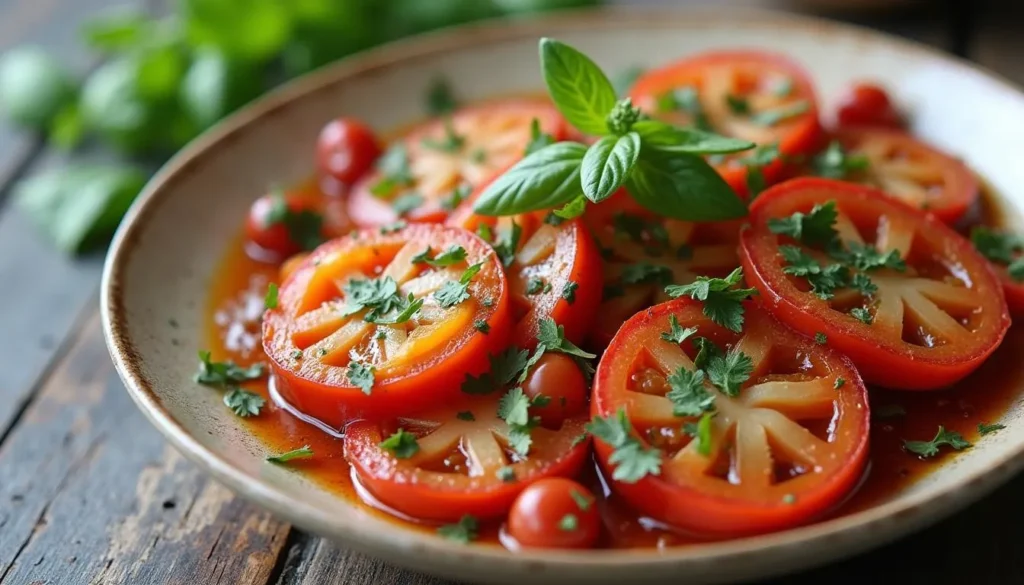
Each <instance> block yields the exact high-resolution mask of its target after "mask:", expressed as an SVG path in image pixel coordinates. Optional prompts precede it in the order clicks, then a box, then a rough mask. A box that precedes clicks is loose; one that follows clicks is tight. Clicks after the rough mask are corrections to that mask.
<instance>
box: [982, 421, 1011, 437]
mask: <svg viewBox="0 0 1024 585" xmlns="http://www.w3.org/2000/svg"><path fill="white" fill-rule="evenodd" d="M1005 428H1006V425H1001V424H999V423H995V424H991V425H987V424H985V423H978V434H980V435H981V436H985V435H990V434H992V433H994V432H996V431H1001V430H1003V429H1005Z"/></svg>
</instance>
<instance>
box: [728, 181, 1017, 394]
mask: <svg viewBox="0 0 1024 585" xmlns="http://www.w3.org/2000/svg"><path fill="white" fill-rule="evenodd" d="M816 205H818V206H821V205H834V206H835V209H836V211H837V218H836V220H835V222H834V229H835V230H836V232H837V234H838V237H837V241H838V242H840V243H841V244H842V245H843V248H844V249H845V250H847V251H848V250H850V249H853V248H856V249H859V250H861V251H862V253H861V257H862V258H867V257H868V256H871V255H874V256H877V257H882V256H883V255H892V256H893V258H891V260H893V261H894V262H890V263H887V264H886V265H885V266H884V267H881V268H874V269H871V270H868V271H863V270H861V271H859V272H860V274H861V275H862V276H865V277H867V278H868V279H870V281H871V287H868V288H867V289H865V288H858V287H856V286H852V285H851V286H850V287H841V288H837V289H836V290H835V291H834V293H831V295H821V294H816V293H815V292H812V290H811V286H810V285H809V282H810V281H809V280H808V279H807V278H806V277H805V276H796V275H793V274H787V271H786V268H787V267H788V266H791V264H792V261H790V260H787V259H786V258H784V257H783V256H782V253H783V252H786V253H789V254H793V253H796V252H799V253H802V254H804V255H807V256H809V257H811V258H813V259H815V260H814V261H815V262H822V263H823V264H821V265H819V266H827V265H828V264H831V263H834V262H835V258H836V255H835V253H834V252H828V253H826V250H824V249H823V247H822V246H820V245H811V246H808V245H807V242H796V241H795V240H794V239H793V238H792V237H790V236H789V235H780V234H779V233H773V232H772V227H771V225H772V224H775V225H776V226H778V225H779V224H778V223H777V222H780V221H782V222H785V223H788V224H789V225H790V226H792V225H793V222H794V219H795V218H794V216H793V214H794V213H803V214H810V213H812V212H813V211H814V209H815V206H816ZM819 209H820V207H819ZM797 217H799V216H797ZM818 229H820V227H819V228H818ZM776 231H778V228H777V229H776ZM740 246H741V254H740V258H741V260H742V262H743V268H744V272H745V273H746V277H747V281H748V282H749V283H750V284H751V285H753V286H754V287H756V288H757V289H758V291H759V292H760V295H761V297H762V298H763V300H764V303H765V306H766V307H768V309H769V310H770V311H771V312H772V314H773V315H775V316H776V317H777V318H778V319H779V320H780V321H782V322H783V323H785V324H787V325H789V326H790V327H792V328H794V329H796V330H797V331H800V332H801V333H803V334H805V335H808V336H813V335H815V334H817V333H822V334H824V335H825V336H826V337H827V338H828V343H829V345H830V346H831V347H834V348H835V349H837V350H838V351H840V352H842V353H844V354H845V355H847V356H849V357H850V359H852V360H853V362H854V363H855V364H857V368H858V369H859V370H860V372H861V375H863V376H864V379H865V380H867V381H868V382H871V383H874V384H878V385H881V386H885V387H889V388H899V389H906V390H929V389H934V388H940V387H944V386H947V385H949V384H952V383H954V382H956V381H957V380H960V379H961V378H963V377H964V376H966V375H967V374H969V373H970V372H972V371H974V369H976V368H977V367H978V366H979V365H981V363H982V362H983V361H984V360H985V358H987V357H988V356H989V354H991V353H992V352H993V351H994V350H995V348H996V347H997V346H998V345H999V343H1000V342H1001V341H1002V339H1003V336H1004V334H1005V333H1006V330H1007V328H1008V327H1009V325H1010V319H1009V315H1008V314H1007V308H1006V301H1005V300H1004V298H1003V293H1002V288H1001V287H1000V285H999V281H998V280H997V279H996V277H995V275H994V274H993V272H992V269H991V268H990V267H989V266H988V263H987V262H986V261H985V259H984V258H982V257H981V256H980V255H979V254H978V253H977V252H976V251H975V250H974V248H973V247H972V246H971V244H970V242H968V241H967V240H965V239H964V238H963V237H962V236H960V235H959V234H957V233H956V232H954V231H953V230H952V229H950V228H949V227H947V226H946V225H945V224H943V223H942V222H941V221H939V220H938V219H936V218H934V217H931V216H927V215H923V214H921V213H920V212H918V211H917V210H915V209H912V208H911V207H908V206H907V205H905V204H904V203H901V202H899V201H897V200H895V199H893V198H891V197H888V196H886V195H885V194H884V193H882V192H881V191H876V190H874V189H871V188H869V187H862V186H860V185H854V184H852V183H845V182H840V181H832V180H827V179H811V178H801V179H794V180H792V181H788V182H786V183H782V184H780V185H777V186H776V187H773V188H772V189H769V190H768V191H766V192H764V193H763V194H762V195H761V196H760V197H758V198H757V200H756V201H754V203H753V205H751V209H750V226H749V228H747V229H744V231H743V232H741V234H740ZM783 246H790V248H788V249H784V248H783ZM876 259H877V258H876ZM846 264H847V265H848V266H849V265H850V263H849V262H847V263H846ZM904 264H905V266H901V265H904ZM805 269H806V267H805ZM789 271H790V272H792V271H793V269H792V268H790V269H789ZM857 272H858V270H853V269H851V273H850V274H851V278H852V276H853V275H854V274H856V273H857ZM869 289H873V290H869ZM822 296H825V297H826V298H822Z"/></svg>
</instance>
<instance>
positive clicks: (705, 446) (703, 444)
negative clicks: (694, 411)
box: [683, 412, 715, 457]
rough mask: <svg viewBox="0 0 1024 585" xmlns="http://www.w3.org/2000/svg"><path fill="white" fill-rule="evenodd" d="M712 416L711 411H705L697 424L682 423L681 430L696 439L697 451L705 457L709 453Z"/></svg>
mask: <svg viewBox="0 0 1024 585" xmlns="http://www.w3.org/2000/svg"><path fill="white" fill-rule="evenodd" d="M714 416H715V415H714V413H712V412H705V413H704V414H702V415H701V417H700V420H698V421H697V424H694V423H686V424H684V425H683V432H685V433H686V434H688V435H690V436H691V437H693V440H695V441H697V452H698V453H700V454H701V455H703V456H705V457H707V456H708V455H711V419H712V418H714Z"/></svg>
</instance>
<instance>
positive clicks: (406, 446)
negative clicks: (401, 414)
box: [380, 428, 420, 459]
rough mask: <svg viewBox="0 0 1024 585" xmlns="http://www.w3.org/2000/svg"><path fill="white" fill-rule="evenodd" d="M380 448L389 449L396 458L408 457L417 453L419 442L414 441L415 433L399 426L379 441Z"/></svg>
mask: <svg viewBox="0 0 1024 585" xmlns="http://www.w3.org/2000/svg"><path fill="white" fill-rule="evenodd" d="M380 448H381V449H384V450H385V451H390V452H391V454H392V455H394V456H395V457H397V458H398V459H408V458H410V457H412V456H413V455H415V454H416V453H419V450H420V444H419V443H417V442H416V435H414V434H412V433H410V432H407V431H406V430H405V429H402V428H399V429H398V430H397V431H395V433H394V434H392V435H391V436H390V437H388V438H386V439H384V440H383V441H381V442H380Z"/></svg>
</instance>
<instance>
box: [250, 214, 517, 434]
mask: <svg viewBox="0 0 1024 585" xmlns="http://www.w3.org/2000/svg"><path fill="white" fill-rule="evenodd" d="M437 246H443V247H446V248H447V247H451V246H459V247H462V249H463V250H465V252H466V258H465V260H462V261H459V262H457V263H454V264H451V265H448V266H443V267H438V268H435V267H432V266H431V265H429V264H426V263H414V261H413V259H414V258H415V257H416V256H417V255H419V254H421V253H423V252H424V251H425V250H426V249H427V248H428V247H432V249H435V250H436V249H437V248H436V247H437ZM478 263H479V264H480V270H479V272H477V273H476V275H475V276H473V277H472V279H471V280H470V281H469V282H468V285H467V287H466V290H465V293H466V295H468V296H465V298H462V299H460V302H457V303H448V302H442V301H441V300H440V299H439V298H438V297H439V294H438V293H439V291H440V290H441V289H442V288H445V287H450V286H451V285H452V284H454V283H456V282H458V281H460V279H461V278H462V277H463V275H464V274H465V273H466V269H467V267H468V266H470V265H474V264H478ZM357 285H358V286H357ZM389 293H390V294H389ZM409 295H412V298H413V299H415V300H416V301H417V302H418V301H421V300H422V306H421V307H420V308H419V309H418V310H417V311H415V313H413V314H412V316H411V318H409V319H408V320H406V321H403V322H398V323H389V322H388V321H399V319H397V318H396V317H398V316H400V314H401V310H402V309H403V308H404V307H406V306H408V305H410V304H411V302H410V301H409ZM459 296H460V295H456V299H458V298H459ZM450 297H451V295H448V296H445V297H444V298H448V299H450ZM371 301H372V302H375V303H376V304H373V305H370V304H368V303H369V302H371ZM375 310H376V311H377V313H378V315H379V316H380V317H381V318H379V319H375V318H374V316H373V314H372V312H373V311H375ZM510 317H511V315H510V310H509V300H508V288H507V285H506V283H505V277H504V272H503V271H502V268H501V265H500V263H499V261H498V259H497V258H496V256H495V254H494V252H493V251H492V250H491V248H490V246H488V245H487V244H486V243H485V242H483V241H482V240H480V239H479V238H477V237H476V236H474V235H473V234H471V233H469V232H467V231H465V230H460V229H457V228H449V227H443V226H438V225H413V226H409V227H406V228H404V229H402V230H400V231H397V232H393V233H389V234H381V233H379V232H378V231H376V230H373V231H362V232H358V233H357V234H355V235H353V236H347V237H344V238H340V239H337V240H334V241H331V242H329V243H327V244H325V245H323V246H321V247H320V248H317V249H316V250H315V251H314V252H313V253H312V254H311V255H310V256H309V257H308V258H306V259H305V260H304V261H303V262H302V264H301V265H300V266H299V267H298V268H297V269H295V271H294V272H293V273H292V274H291V275H290V276H289V277H288V279H287V280H285V282H284V283H283V284H282V285H281V288H280V293H279V302H278V306H277V307H276V308H274V309H270V310H268V311H267V312H266V314H265V315H264V319H263V347H264V350H265V351H266V354H267V356H268V357H269V358H270V361H271V368H272V369H273V372H274V376H275V384H276V387H277V390H278V391H279V393H280V394H281V396H282V398H284V400H286V401H287V402H289V403H290V404H292V405H293V406H294V407H296V408H297V409H298V410H300V411H301V412H304V413H306V414H309V415H311V416H313V417H316V418H318V419H320V420H321V421H323V422H325V423H327V424H329V425H331V426H332V427H335V428H341V427H342V426H343V425H344V423H346V422H347V421H350V420H352V419H355V418H359V417H375V416H395V415H398V414H400V413H403V412H410V411H413V410H416V409H417V408H422V407H424V406H427V405H430V404H433V403H436V402H438V401H444V400H446V399H448V398H451V397H452V396H457V395H458V394H459V384H460V383H461V382H462V380H463V378H464V377H465V376H466V374H468V373H480V372H482V371H485V370H486V369H487V368H488V367H489V362H488V355H489V354H490V353H496V352H498V351H500V350H501V349H503V348H504V347H505V345H506V344H507V342H508V336H509V334H510V326H511V321H510ZM367 319H370V320H372V321H374V322H371V321H368V320H367ZM480 324H485V325H486V327H480ZM484 329H485V330H486V332H484V331H483V330H484ZM353 362H355V363H358V364H361V365H362V366H363V367H364V368H373V369H374V375H373V380H372V387H366V388H364V387H363V386H361V385H358V384H357V383H356V382H355V381H354V380H353V377H356V378H357V379H359V376H358V374H357V373H356V372H354V371H353V367H350V364H352V363H353ZM363 379H364V380H365V375H364V376H363Z"/></svg>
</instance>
